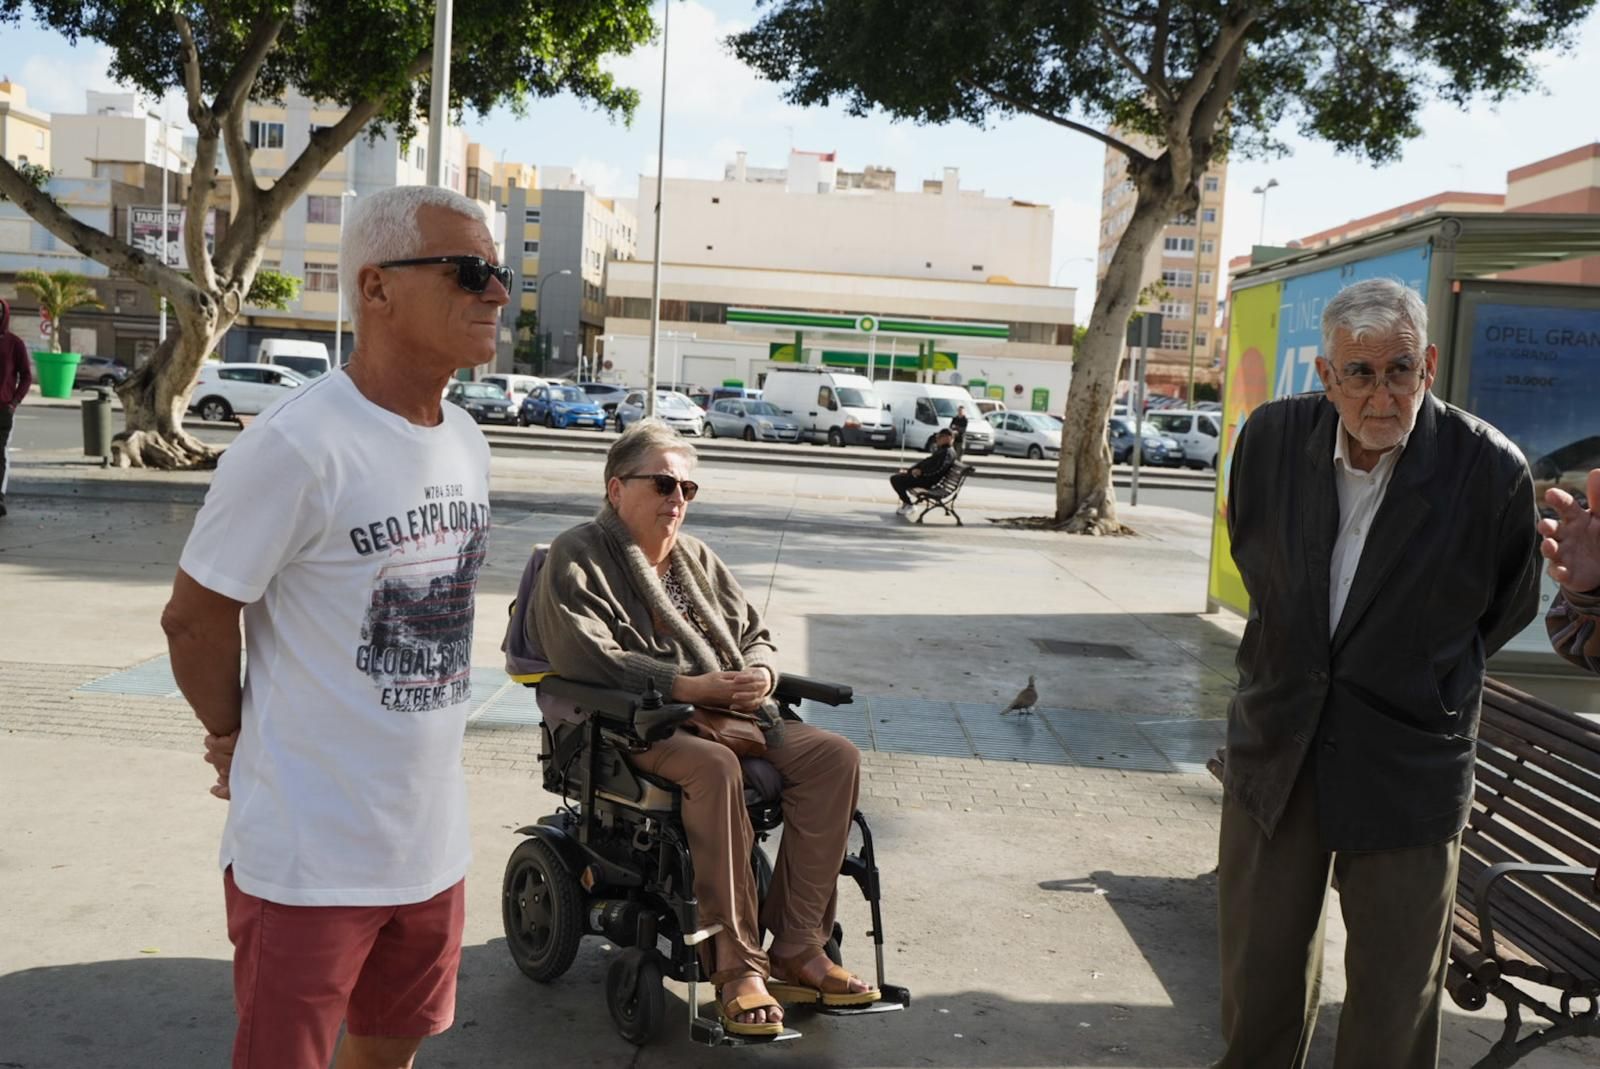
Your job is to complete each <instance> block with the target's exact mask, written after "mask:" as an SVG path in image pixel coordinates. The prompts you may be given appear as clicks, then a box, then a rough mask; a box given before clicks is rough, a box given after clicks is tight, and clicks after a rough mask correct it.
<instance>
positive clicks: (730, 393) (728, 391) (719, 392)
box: [711, 386, 761, 401]
mask: <svg viewBox="0 0 1600 1069" xmlns="http://www.w3.org/2000/svg"><path fill="white" fill-rule="evenodd" d="M727 397H732V398H735V399H738V400H743V401H759V400H761V391H760V390H752V389H749V388H747V387H744V386H718V387H716V388H715V389H713V390H712V391H711V400H712V401H721V400H722V399H724V398H727Z"/></svg>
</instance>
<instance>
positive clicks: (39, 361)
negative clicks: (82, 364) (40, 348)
mask: <svg viewBox="0 0 1600 1069" xmlns="http://www.w3.org/2000/svg"><path fill="white" fill-rule="evenodd" d="M78 360H79V356H78V354H77V353H34V354H33V366H34V368H35V369H36V370H37V371H38V372H39V392H40V393H42V394H43V395H44V396H46V397H71V396H72V380H73V379H74V378H75V377H76V376H77V374H78Z"/></svg>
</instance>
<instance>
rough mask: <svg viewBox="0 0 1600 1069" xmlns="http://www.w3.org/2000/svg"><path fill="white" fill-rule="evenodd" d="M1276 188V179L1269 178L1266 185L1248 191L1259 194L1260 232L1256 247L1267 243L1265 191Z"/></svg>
mask: <svg viewBox="0 0 1600 1069" xmlns="http://www.w3.org/2000/svg"><path fill="white" fill-rule="evenodd" d="M1277 188H1278V180H1277V179H1276V178H1269V179H1267V184H1266V185H1264V186H1257V187H1256V188H1254V189H1252V190H1251V191H1250V192H1252V193H1259V194H1261V232H1260V233H1259V235H1257V237H1256V244H1257V245H1265V244H1266V242H1267V190H1269V189H1277Z"/></svg>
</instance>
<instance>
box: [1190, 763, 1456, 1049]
mask: <svg viewBox="0 0 1600 1069" xmlns="http://www.w3.org/2000/svg"><path fill="white" fill-rule="evenodd" d="M1218 854H1219V858H1218V861H1219V864H1218V869H1217V897H1218V905H1219V910H1218V912H1219V916H1218V921H1219V935H1220V937H1221V944H1222V946H1221V951H1222V953H1221V960H1222V1035H1223V1038H1224V1039H1225V1040H1226V1041H1227V1044H1228V1050H1227V1053H1226V1054H1224V1055H1223V1057H1222V1060H1221V1061H1219V1062H1217V1063H1216V1069H1300V1067H1301V1066H1303V1065H1305V1062H1306V1055H1307V1053H1308V1052H1309V1050H1310V1046H1311V1033H1312V1030H1313V1027H1314V1026H1315V1024H1316V1020H1317V1005H1318V1002H1319V1001H1320V997H1321V988H1322V939H1323V918H1324V917H1325V916H1326V915H1327V898H1328V885H1329V879H1330V877H1331V876H1335V875H1336V876H1337V877H1338V881H1339V908H1340V911H1341V912H1342V913H1343V915H1344V922H1345V927H1346V929H1347V931H1348V935H1349V939H1348V943H1347V945H1346V948H1345V980H1346V992H1345V1001H1344V1009H1343V1011H1342V1012H1341V1014H1340V1017H1339V1037H1338V1043H1337V1045H1336V1049H1335V1053H1334V1059H1333V1066H1334V1069H1372V1067H1376V1066H1382V1067H1384V1069H1434V1067H1435V1066H1437V1065H1438V1063H1439V1014H1440V1010H1441V1009H1442V1007H1443V995H1444V976H1445V966H1446V965H1447V964H1448V962H1449V957H1450V956H1449V945H1450V944H1449V937H1450V917H1451V911H1452V909H1453V907H1454V903H1455V887H1456V866H1457V863H1458V861H1459V859H1460V855H1461V837H1460V836H1459V835H1457V836H1455V837H1454V838H1451V839H1449V840H1446V841H1445V842H1442V843H1434V844H1432V845H1430V846H1418V847H1410V848H1407V849H1403V850H1376V851H1371V852H1364V853H1352V852H1347V851H1345V852H1329V851H1327V850H1324V849H1323V848H1322V844H1321V841H1320V838H1319V835H1318V832H1317V797H1316V787H1315V783H1314V763H1313V762H1308V763H1307V770H1306V771H1304V772H1302V773H1301V775H1300V780H1299V782H1298V783H1296V785H1295V788H1294V792H1293V793H1292V794H1291V795H1290V797H1289V805H1288V808H1287V809H1286V810H1285V811H1284V814H1283V819H1282V821H1281V822H1280V823H1279V824H1278V828H1277V831H1276V832H1275V833H1274V834H1273V836H1272V837H1271V838H1270V839H1269V838H1267V836H1266V835H1265V834H1263V832H1262V831H1261V828H1260V826H1259V825H1258V824H1256V822H1255V820H1254V818H1252V817H1251V816H1250V815H1249V814H1248V813H1246V812H1245V811H1244V809H1243V808H1242V807H1240V806H1239V805H1237V804H1236V803H1235V802H1234V801H1233V799H1232V798H1225V799H1224V800H1223V804H1222V835H1221V841H1220V844H1219V848H1218Z"/></svg>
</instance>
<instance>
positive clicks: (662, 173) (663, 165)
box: [644, 0, 672, 416]
mask: <svg viewBox="0 0 1600 1069" xmlns="http://www.w3.org/2000/svg"><path fill="white" fill-rule="evenodd" d="M671 25H672V0H662V4H661V126H660V130H659V131H658V133H657V135H656V247H655V257H654V262H653V264H652V265H651V268H650V360H649V365H650V366H649V367H648V368H647V369H646V371H645V375H646V381H645V384H644V414H645V415H646V416H653V415H655V414H656V353H657V351H658V350H659V349H660V347H661V339H660V334H661V226H662V216H661V197H662V192H663V191H664V190H665V189H666V187H667V33H668V30H669V29H670V27H671Z"/></svg>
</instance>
